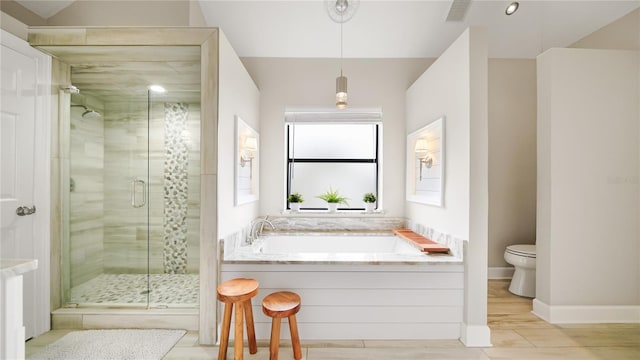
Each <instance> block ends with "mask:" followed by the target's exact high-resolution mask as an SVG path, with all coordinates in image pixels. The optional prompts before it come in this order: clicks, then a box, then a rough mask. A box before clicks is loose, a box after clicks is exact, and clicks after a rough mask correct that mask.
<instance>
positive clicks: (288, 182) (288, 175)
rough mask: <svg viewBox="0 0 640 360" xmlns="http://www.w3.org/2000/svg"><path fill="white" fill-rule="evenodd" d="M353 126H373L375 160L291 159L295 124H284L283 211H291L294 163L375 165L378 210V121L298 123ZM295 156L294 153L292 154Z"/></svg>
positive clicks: (379, 165) (303, 209)
mask: <svg viewBox="0 0 640 360" xmlns="http://www.w3.org/2000/svg"><path fill="white" fill-rule="evenodd" d="M328 123H329V124H331V123H332V124H337V125H340V124H353V123H357V124H371V125H373V128H374V133H375V135H374V136H375V138H374V147H375V149H374V154H375V158H295V155H294V157H293V158H292V157H291V155H290V154H291V146H292V144H291V140H292V139H291V134H292V131H291V130H290V129H291V126H295V125H296V122H285V166H286V170H285V178H286V184H285V197H284V203H285V207H284V208H285V210H291V207H290V206H289V201H288V198H289V195H290V194H291V185H292V181H291V169H292V167H293V165H294V164H295V163H306V164H312V163H323V164H328V163H336V164H347V163H357V164H375V192H374V194H375V195H376V198H377V199H378V200H377V201H376V208H375V210H378V209H380V204H381V201H380V195H379V194H380V176H381V173H380V168H381V159H380V155H381V151H380V147H381V146H380V145H381V143H380V135H381V134H380V132H381V129H382V123H381V122H380V121H376V120H371V121H357V122H349V121H347V122H344V121H322V120H318V121H304V122H300V123H298V124H328ZM294 154H295V152H294ZM300 210H301V211H311V212H313V211H325V210H327V208H326V207H313V208H312V207H302V206H301V207H300ZM338 210H339V211H355V212H362V211H365V210H366V209H365V208H364V207H338Z"/></svg>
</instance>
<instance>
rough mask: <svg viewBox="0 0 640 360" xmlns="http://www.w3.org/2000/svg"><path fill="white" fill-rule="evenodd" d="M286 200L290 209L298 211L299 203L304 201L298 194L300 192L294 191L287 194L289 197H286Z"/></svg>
mask: <svg viewBox="0 0 640 360" xmlns="http://www.w3.org/2000/svg"><path fill="white" fill-rule="evenodd" d="M287 201H288V202H289V207H290V208H291V211H293V212H298V211H300V204H302V202H304V199H303V198H302V195H300V193H297V192H295V193H291V194H289V197H287Z"/></svg>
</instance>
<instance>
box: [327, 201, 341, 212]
mask: <svg viewBox="0 0 640 360" xmlns="http://www.w3.org/2000/svg"><path fill="white" fill-rule="evenodd" d="M327 207H329V212H330V213H334V212H336V210H338V203H327Z"/></svg>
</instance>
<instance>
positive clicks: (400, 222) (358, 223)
mask: <svg viewBox="0 0 640 360" xmlns="http://www.w3.org/2000/svg"><path fill="white" fill-rule="evenodd" d="M328 215H329V214H318V215H317V216H313V215H310V216H269V221H271V223H272V224H273V225H274V226H275V228H276V231H305V232H306V231H329V230H331V231H337V230H344V231H371V230H391V229H400V228H403V227H406V219H404V218H394V217H385V216H376V215H370V214H365V215H359V216H354V215H342V214H340V216H328Z"/></svg>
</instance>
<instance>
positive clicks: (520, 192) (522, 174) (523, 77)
mask: <svg viewBox="0 0 640 360" xmlns="http://www.w3.org/2000/svg"><path fill="white" fill-rule="evenodd" d="M536 104H537V100H536V62H535V60H529V59H490V60H489V271H490V273H489V276H492V274H491V270H504V267H507V266H509V267H510V266H511V265H508V264H507V263H506V262H505V261H504V250H505V248H506V247H507V246H508V245H512V244H534V243H535V240H536V106H537V105H536ZM510 274H511V272H510V271H496V273H495V274H494V276H498V277H500V276H510Z"/></svg>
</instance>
